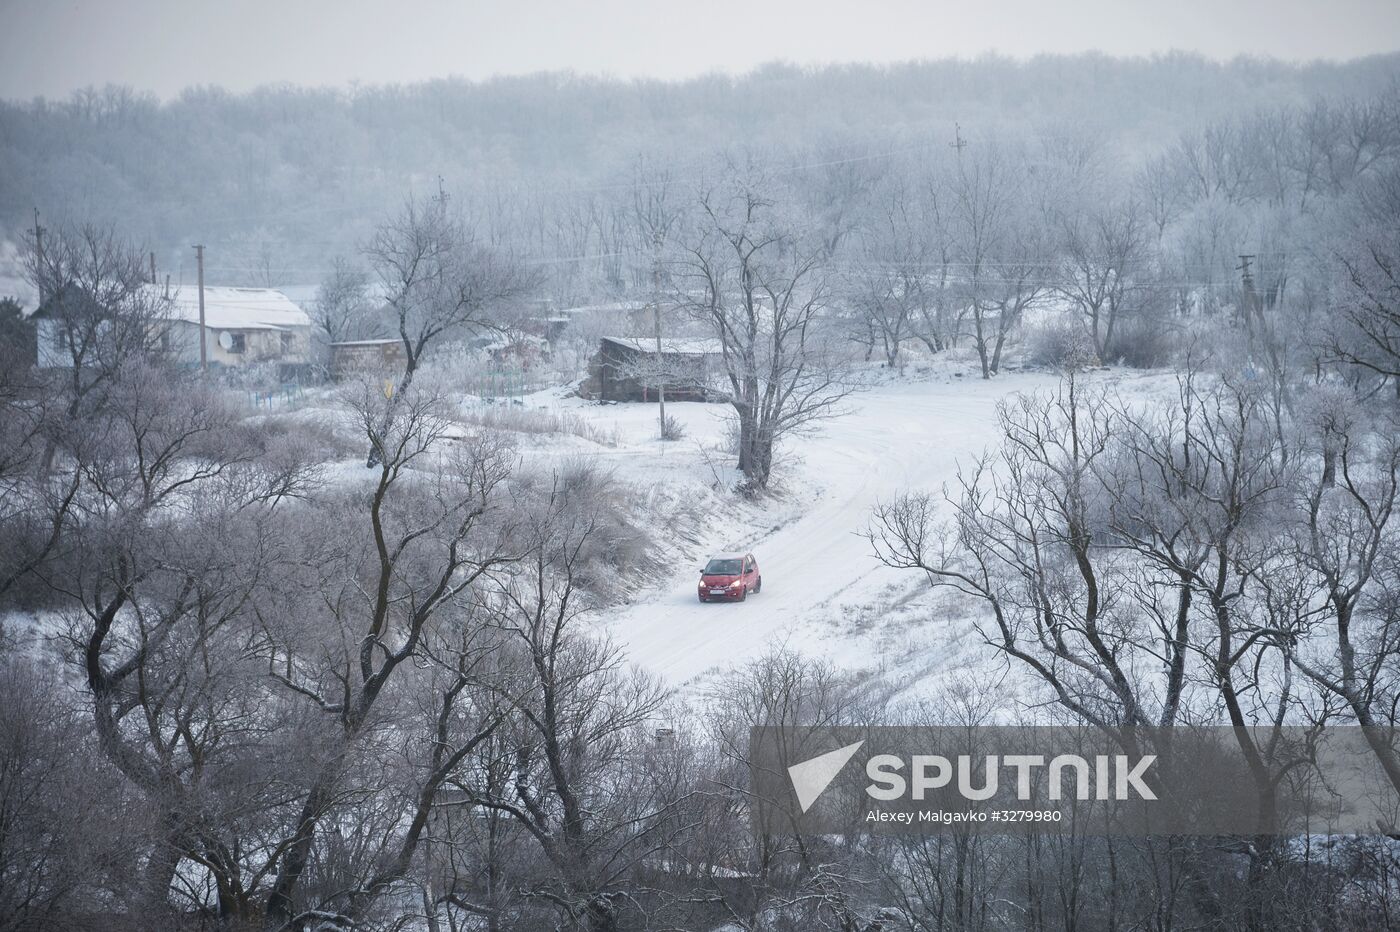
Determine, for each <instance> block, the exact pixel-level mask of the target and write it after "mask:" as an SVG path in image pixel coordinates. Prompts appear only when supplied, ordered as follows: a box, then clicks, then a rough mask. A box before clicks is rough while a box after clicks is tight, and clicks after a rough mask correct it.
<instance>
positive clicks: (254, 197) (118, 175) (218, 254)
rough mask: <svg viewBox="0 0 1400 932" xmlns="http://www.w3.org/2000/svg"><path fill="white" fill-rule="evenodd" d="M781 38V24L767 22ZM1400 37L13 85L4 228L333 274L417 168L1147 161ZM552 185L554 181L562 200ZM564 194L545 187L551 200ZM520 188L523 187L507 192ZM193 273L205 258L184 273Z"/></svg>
mask: <svg viewBox="0 0 1400 932" xmlns="http://www.w3.org/2000/svg"><path fill="white" fill-rule="evenodd" d="M754 48H755V54H756V55H761V50H762V43H761V42H755V46H754ZM1397 75H1400V54H1394V55H1387V56H1379V57H1373V58H1367V59H1363V60H1358V61H1353V62H1349V63H1341V64H1337V63H1311V64H1302V65H1293V64H1288V63H1282V62H1275V61H1261V60H1254V59H1240V60H1236V61H1233V62H1230V63H1224V64H1221V63H1214V62H1210V61H1207V60H1205V59H1203V58H1200V57H1196V56H1190V55H1168V56H1162V57H1157V58H1151V59H1113V58H1108V57H1104V56H1100V55H1083V56H1076V57H1043V58H1036V59H1032V60H1029V61H1024V62H1017V61H1012V60H1008V59H1003V58H996V57H982V58H977V59H974V60H967V61H935V62H923V63H911V64H905V65H898V66H888V67H874V66H865V65H862V66H832V67H826V68H815V69H813V68H796V67H791V66H785V65H767V66H763V67H760V68H758V69H757V70H755V71H754V72H752V73H750V74H748V75H746V76H743V77H729V76H720V75H712V76H706V77H700V78H696V79H693V80H688V81H683V82H659V81H616V80H607V79H601V78H584V77H577V76H573V75H568V74H540V75H532V76H527V77H515V78H500V79H496V80H490V81H485V82H469V81H464V80H442V81H433V82H429V83H425V84H415V85H408V86H375V87H355V88H350V89H340V90H331V89H305V88H299V87H290V86H269V87H264V88H261V89H258V90H256V91H253V92H251V93H247V94H231V93H228V92H226V91H223V90H221V89H218V88H213V87H197V88H191V89H189V90H187V91H186V92H184V93H183V94H181V95H180V96H179V97H177V98H175V99H172V100H168V101H159V100H157V99H156V98H155V97H153V96H152V95H149V94H145V93H142V92H140V91H139V90H133V89H130V88H120V87H109V88H105V89H94V90H89V91H84V92H80V93H78V94H75V95H74V96H73V97H72V98H71V99H69V100H65V101H45V100H37V101H32V102H18V101H11V102H5V103H3V104H0V240H5V239H8V240H16V239H18V238H19V237H20V236H22V235H23V231H24V229H25V228H26V227H28V226H30V225H31V224H32V222H33V213H32V212H33V209H34V207H36V206H37V207H38V208H39V209H40V211H41V212H42V214H43V216H44V218H45V222H52V223H62V222H64V221H74V220H85V221H86V220H91V221H98V222H102V223H115V224H117V225H118V226H120V227H121V228H122V230H123V232H124V233H126V234H127V235H129V236H131V237H133V238H135V239H137V240H141V241H145V242H147V243H149V244H150V245H151V246H152V247H153V248H155V250H156V251H157V254H158V256H159V258H160V263H161V265H162V266H163V267H166V268H168V269H169V270H171V271H173V272H174V273H175V274H177V275H181V274H186V273H188V272H189V270H190V266H191V256H192V254H191V253H190V251H189V248H188V247H189V244H190V243H192V242H196V241H203V242H205V243H206V244H208V245H209V247H210V254H211V257H212V258H211V269H210V271H211V276H212V278H213V279H214V280H216V281H218V280H225V281H251V280H255V279H259V278H261V279H265V280H267V283H273V284H276V283H281V282H282V281H288V280H290V281H302V282H304V281H314V280H316V279H317V278H319V275H320V273H321V272H322V271H323V270H324V268H325V266H326V264H327V262H328V260H329V257H330V256H333V255H336V254H344V253H349V252H352V251H353V249H354V246H355V244H356V243H357V242H359V241H362V240H363V238H364V236H365V235H366V233H367V232H368V230H369V229H370V228H371V227H372V225H373V224H374V223H375V222H376V221H377V220H378V219H379V218H381V217H382V216H383V214H384V213H385V212H386V211H387V210H388V209H390V208H391V207H393V206H394V205H396V204H398V203H399V202H401V200H402V198H403V197H404V196H405V194H406V193H408V192H409V190H410V189H412V190H416V191H418V192H420V193H422V192H424V191H436V190H437V187H438V184H439V181H438V178H439V176H441V177H442V179H443V182H442V183H443V185H444V188H445V190H446V191H447V192H448V193H449V194H450V195H452V196H454V197H459V198H468V199H479V200H480V204H481V206H482V207H483V209H485V210H487V211H488V213H490V212H494V213H495V214H497V215H498V216H503V215H505V214H507V213H511V212H516V213H518V212H519V211H520V210H521V209H522V208H521V207H520V204H521V203H522V202H523V201H527V200H532V201H533V202H534V203H535V204H536V205H537V207H536V208H535V209H536V210H537V213H539V214H540V215H543V214H544V213H546V212H548V213H549V214H550V215H551V216H554V217H557V216H559V213H558V211H557V210H555V209H553V208H554V207H555V206H557V204H558V202H559V200H560V199H561V198H564V199H567V198H570V197H574V196H575V195H577V194H579V193H580V192H584V193H587V194H590V195H591V194H592V193H596V192H607V191H609V190H611V189H614V188H618V187H622V186H625V185H626V183H627V179H628V178H629V177H631V175H630V173H631V172H632V171H633V167H634V165H635V163H636V160H637V158H638V156H639V154H643V153H650V154H654V155H658V156H664V157H665V158H666V160H667V161H668V163H669V164H670V165H671V169H670V170H671V171H672V172H673V173H674V174H677V175H678V176H680V177H684V176H685V173H686V172H687V171H688V170H690V168H688V166H690V167H693V166H696V165H699V164H702V163H703V161H704V159H705V158H706V156H707V155H708V154H710V153H713V152H715V151H717V150H725V149H727V150H731V151H733V150H736V149H740V150H747V151H760V152H763V153H765V154H767V155H769V156H772V157H776V158H778V159H789V160H796V161H795V162H794V164H796V163H797V162H804V161H805V162H810V161H813V160H820V159H823V158H848V157H853V156H854V157H860V156H862V155H871V156H873V157H880V154H881V153H885V152H890V151H896V150H899V149H900V148H901V147H909V146H918V145H928V144H930V143H931V142H933V141H938V142H940V143H941V141H943V140H945V139H946V140H951V139H952V138H953V134H954V132H955V129H954V123H955V122H956V123H958V124H960V125H961V128H962V131H963V132H964V133H980V134H988V133H993V134H1002V133H1005V134H1013V133H1025V132H1028V131H1030V132H1034V133H1035V134H1036V135H1037V136H1038V137H1040V138H1042V139H1044V138H1064V139H1066V140H1069V141H1070V143H1071V144H1074V145H1089V146H1093V147H1096V148H1097V147H1102V149H1104V150H1106V151H1108V152H1110V153H1112V155H1113V156H1114V157H1115V159H1116V160H1118V161H1120V162H1127V163H1132V162H1134V161H1136V160H1137V159H1139V158H1141V157H1142V156H1143V155H1145V154H1148V153H1151V152H1154V151H1157V150H1160V149H1162V148H1164V147H1166V146H1168V145H1170V144H1171V143H1172V141H1173V139H1174V138H1175V136H1176V134H1177V133H1178V132H1180V131H1181V130H1183V129H1186V128H1189V127H1192V126H1198V125H1201V124H1202V123H1205V122H1208V121H1210V120H1213V119H1218V118H1221V117H1224V116H1227V115H1231V114H1238V113H1243V112H1249V111H1255V110H1259V109H1261V108H1270V107H1276V106H1281V105H1297V104H1301V103H1304V102H1306V101H1308V100H1309V99H1312V98H1315V97H1318V96H1321V97H1327V98H1341V97H1348V96H1353V95H1368V94H1374V93H1376V92H1377V91H1378V90H1380V89H1382V88H1384V87H1385V86H1387V85H1388V84H1391V83H1392V82H1394V81H1395V80H1396V76H1397ZM550 199H552V200H550ZM546 202H548V204H547V205H546V206H545V207H540V206H538V205H544V204H546ZM507 203H509V205H510V206H505V205H506V204H507ZM186 277H187V274H186Z"/></svg>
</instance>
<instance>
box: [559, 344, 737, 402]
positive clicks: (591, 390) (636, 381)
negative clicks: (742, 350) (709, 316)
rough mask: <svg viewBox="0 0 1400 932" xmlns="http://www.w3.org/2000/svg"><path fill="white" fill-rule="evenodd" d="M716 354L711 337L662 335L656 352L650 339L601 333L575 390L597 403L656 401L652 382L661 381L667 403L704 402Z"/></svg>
mask: <svg viewBox="0 0 1400 932" xmlns="http://www.w3.org/2000/svg"><path fill="white" fill-rule="evenodd" d="M721 355H722V350H721V347H720V342H719V341H718V340H715V339H706V338H694V337H667V338H663V339H662V341H661V350H660V352H658V351H657V345H656V338H655V337H603V338H602V339H601V340H599V343H598V352H597V353H596V354H594V356H593V359H592V361H591V362H590V363H589V364H588V377H587V378H586V379H584V382H583V384H582V385H581V386H580V387H579V394H580V395H582V396H583V397H585V398H592V399H597V400H599V401H655V400H656V386H657V385H659V384H664V385H665V387H666V398H667V400H668V401H709V400H711V398H712V396H713V394H714V393H713V392H712V391H711V389H710V387H709V386H711V385H713V384H714V383H715V379H716V378H718V376H719V374H720V373H721V371H722V363H721Z"/></svg>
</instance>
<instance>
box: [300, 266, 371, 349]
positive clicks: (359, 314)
mask: <svg viewBox="0 0 1400 932" xmlns="http://www.w3.org/2000/svg"><path fill="white" fill-rule="evenodd" d="M374 311H375V308H374V305H373V299H372V298H371V296H370V287H369V275H368V274H367V273H366V272H364V271H362V270H360V269H357V268H355V267H354V266H353V265H351V264H350V263H349V262H348V261H346V260H345V259H344V258H343V257H337V258H336V259H335V260H334V261H333V262H332V265H331V273H330V275H328V276H326V278H325V279H323V280H322V281H321V284H320V285H319V286H318V287H317V289H316V298H315V301H314V303H313V305H312V315H311V316H312V320H313V321H315V323H316V326H317V327H318V328H320V330H321V332H322V333H323V334H324V335H325V338H326V342H327V343H338V342H340V341H342V340H367V339H373V338H376V337H380V336H382V335H383V334H384V333H385V330H384V328H383V326H382V323H381V322H380V321H378V320H376V319H375V317H374Z"/></svg>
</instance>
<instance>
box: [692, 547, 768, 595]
mask: <svg viewBox="0 0 1400 932" xmlns="http://www.w3.org/2000/svg"><path fill="white" fill-rule="evenodd" d="M762 588H763V577H762V576H760V575H759V572H758V561H757V560H755V559H754V558H753V554H751V553H721V554H719V555H717V556H714V557H711V558H710V562H709V563H706V564H705V568H704V569H702V570H701V571H700V589H699V596H700V601H701V602H742V601H744V600H745V599H747V598H748V597H749V593H750V592H754V593H756V592H758V591H759V590H760V589H762Z"/></svg>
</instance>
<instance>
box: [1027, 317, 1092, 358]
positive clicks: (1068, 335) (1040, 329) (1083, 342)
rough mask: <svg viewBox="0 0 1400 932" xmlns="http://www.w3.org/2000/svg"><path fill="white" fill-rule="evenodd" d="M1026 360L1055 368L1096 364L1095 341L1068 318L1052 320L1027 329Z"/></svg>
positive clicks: (1077, 323)
mask: <svg viewBox="0 0 1400 932" xmlns="http://www.w3.org/2000/svg"><path fill="white" fill-rule="evenodd" d="M1026 359H1027V360H1028V361H1029V362H1031V363H1032V364H1034V365H1038V366H1049V367H1051V368H1054V369H1070V368H1080V367H1083V366H1092V365H1095V364H1097V362H1098V357H1097V356H1095V355H1094V345H1093V341H1091V340H1090V339H1089V334H1088V333H1087V332H1086V331H1085V330H1084V327H1083V326H1082V325H1081V324H1080V323H1079V322H1078V321H1076V320H1074V319H1073V318H1071V317H1069V316H1068V315H1063V316H1059V317H1053V318H1049V319H1047V320H1045V321H1043V322H1041V323H1037V324H1034V325H1030V326H1028V327H1027V328H1026Z"/></svg>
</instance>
